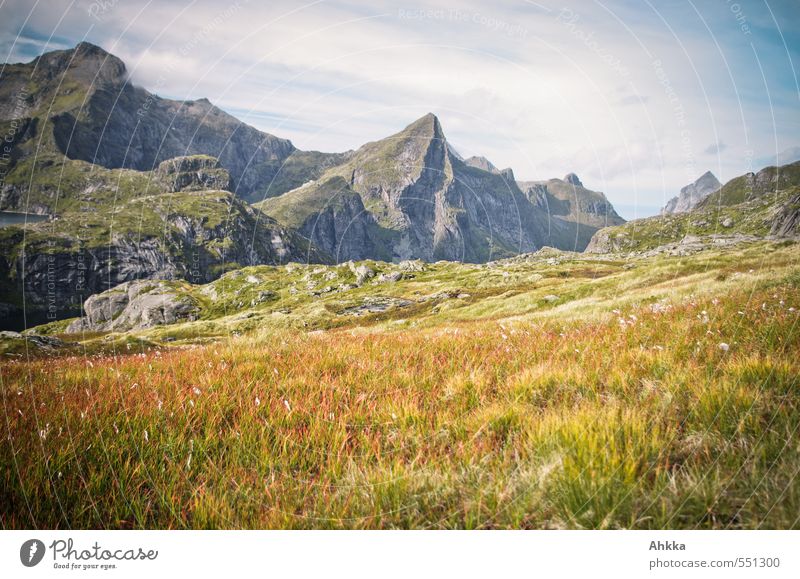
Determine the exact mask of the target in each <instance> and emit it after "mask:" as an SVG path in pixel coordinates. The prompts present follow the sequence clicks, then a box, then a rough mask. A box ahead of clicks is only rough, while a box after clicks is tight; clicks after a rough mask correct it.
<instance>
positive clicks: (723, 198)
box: [586, 162, 800, 253]
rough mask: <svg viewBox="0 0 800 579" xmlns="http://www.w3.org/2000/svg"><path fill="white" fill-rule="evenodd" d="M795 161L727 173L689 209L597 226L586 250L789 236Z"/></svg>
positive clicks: (692, 247) (681, 247)
mask: <svg viewBox="0 0 800 579" xmlns="http://www.w3.org/2000/svg"><path fill="white" fill-rule="evenodd" d="M798 194H800V162H798V163H792V164H790V165H784V166H782V167H766V168H764V169H762V170H761V171H759V172H758V173H748V174H746V175H742V176H740V177H736V178H734V179H731V180H730V181H728V182H727V183H725V185H723V186H722V187H721V188H719V189H718V190H717V191H715V192H713V193H711V194H710V195H708V196H707V197H705V198H704V199H703V200H702V201H701V202H699V203H698V204H697V206H696V207H694V208H693V209H692V210H690V211H687V212H683V213H672V214H663V215H659V216H655V217H648V218H646V219H637V220H635V221H630V222H628V223H626V224H625V225H622V226H617V227H608V228H605V229H602V230H600V231H598V232H597V233H596V234H595V235H594V237H593V238H592V240H591V242H590V243H589V246H588V248H587V250H586V251H587V252H590V253H608V252H648V251H650V252H653V251H665V252H672V253H687V252H694V251H697V249H698V248H699V247H701V246H703V245H708V244H717V245H719V244H728V243H738V242H739V241H741V240H743V239H746V238H763V237H768V236H778V237H795V236H798V235H800V228H798V221H799V220H798V218H797V213H798V209H797V207H798V203H797V199H798Z"/></svg>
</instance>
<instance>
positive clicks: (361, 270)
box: [350, 263, 375, 285]
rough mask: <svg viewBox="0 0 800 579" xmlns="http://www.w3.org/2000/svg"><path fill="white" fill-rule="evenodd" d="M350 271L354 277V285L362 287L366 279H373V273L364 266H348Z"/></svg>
mask: <svg viewBox="0 0 800 579" xmlns="http://www.w3.org/2000/svg"><path fill="white" fill-rule="evenodd" d="M350 270H351V271H352V272H353V273H354V274H355V276H356V285H363V284H364V283H365V282H366V281H367V280H368V279H371V278H373V277H375V271H374V270H373V269H372V268H370V267H369V266H366V265H364V264H361V265H355V264H352V263H351V264H350Z"/></svg>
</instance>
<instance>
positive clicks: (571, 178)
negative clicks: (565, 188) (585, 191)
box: [564, 173, 583, 187]
mask: <svg viewBox="0 0 800 579" xmlns="http://www.w3.org/2000/svg"><path fill="white" fill-rule="evenodd" d="M564 181H566V182H567V183H569V184H570V185H575V186H576V187H583V183H581V180H580V179H578V176H577V175H576V174H575V173H567V174H566V175H564Z"/></svg>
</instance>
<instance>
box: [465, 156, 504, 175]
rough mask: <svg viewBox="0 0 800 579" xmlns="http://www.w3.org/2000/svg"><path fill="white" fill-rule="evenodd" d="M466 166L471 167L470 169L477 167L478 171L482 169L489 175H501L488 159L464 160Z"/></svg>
mask: <svg viewBox="0 0 800 579" xmlns="http://www.w3.org/2000/svg"><path fill="white" fill-rule="evenodd" d="M464 164H465V165H469V166H470V167H475V168H477V169H481V170H483V171H488V172H489V173H499V172H500V171H499V170H498V169H497V167H495V166H494V165H492V163H491V161H489V159H487V158H486V157H477V156H473V157H470V158H469V159H464Z"/></svg>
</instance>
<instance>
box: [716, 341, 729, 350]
mask: <svg viewBox="0 0 800 579" xmlns="http://www.w3.org/2000/svg"><path fill="white" fill-rule="evenodd" d="M719 349H720V350H722V351H723V352H727V351H728V350H730V349H731V347H730V346H729V345H728V344H726V343H725V342H721V343H720V345H719Z"/></svg>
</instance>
